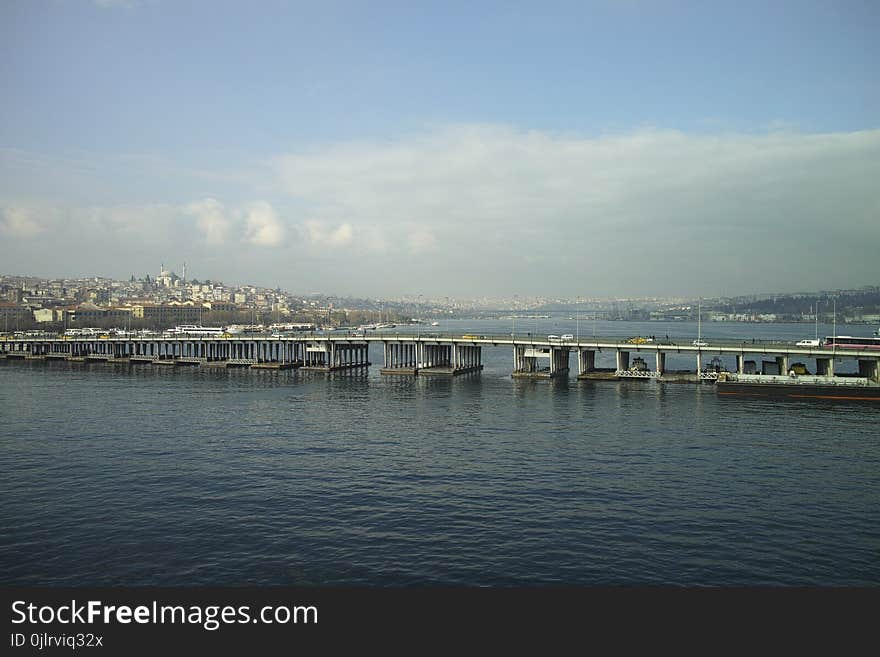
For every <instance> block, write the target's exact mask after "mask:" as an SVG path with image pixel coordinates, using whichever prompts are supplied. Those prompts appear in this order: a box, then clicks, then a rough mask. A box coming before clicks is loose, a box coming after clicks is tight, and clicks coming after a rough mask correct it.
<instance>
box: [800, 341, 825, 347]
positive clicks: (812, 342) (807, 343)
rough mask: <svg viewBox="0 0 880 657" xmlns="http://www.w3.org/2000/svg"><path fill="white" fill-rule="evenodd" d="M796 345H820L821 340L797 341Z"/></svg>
mask: <svg viewBox="0 0 880 657" xmlns="http://www.w3.org/2000/svg"><path fill="white" fill-rule="evenodd" d="M796 346H798V347H818V346H819V341H818V340H801V341H800V342H798V343H797V345H796Z"/></svg>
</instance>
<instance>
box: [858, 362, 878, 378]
mask: <svg viewBox="0 0 880 657" xmlns="http://www.w3.org/2000/svg"><path fill="white" fill-rule="evenodd" d="M859 376H863V377H865V378H866V379H871V380H872V381H878V382H880V359H878V358H873V359H859Z"/></svg>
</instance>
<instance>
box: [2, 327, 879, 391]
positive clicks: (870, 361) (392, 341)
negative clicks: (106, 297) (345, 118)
mask: <svg viewBox="0 0 880 657" xmlns="http://www.w3.org/2000/svg"><path fill="white" fill-rule="evenodd" d="M370 343H380V344H381V345H382V351H383V357H384V362H383V366H382V369H381V373H382V374H389V375H393V374H397V375H410V376H415V375H421V376H425V375H434V376H455V375H458V374H464V373H468V372H478V371H480V370H481V369H483V362H482V350H483V349H484V348H489V347H492V348H508V349H510V350H511V353H512V355H513V363H512V365H513V367H512V372H511V374H512V376H515V377H530V378H555V377H567V376H570V362H571V355H572V354H575V355H576V363H577V377H578V378H579V379H613V380H617V379H626V378H631V379H657V380H660V381H688V382H695V383H696V382H699V381H701V380H712V379H714V378H717V374H718V372H717V371H712V369H711V368H708V369H707V368H706V367H705V365H707V364H708V359H711V358H713V357H716V356H724V355H727V356H733V357H734V358H735V360H736V369H735V371H736V372H738V373H740V374H766V375H780V374H782V375H785V374H787V373H788V372H789V369H790V368H791V366H792V365H793V364H794V363H795V362H796V361H797V360H804V359H810V360H815V363H816V368H815V369H816V372H815V374H818V375H823V376H834V362H835V359H851V360H853V361H855V362H857V363H858V373H859V376H860V377H864V378H867V379H869V380H873V381H875V382H880V351H878V350H869V349H852V348H840V347H833V348H831V347H823V346H818V347H816V346H813V347H803V346H796V345H793V344H788V343H784V342H767V341H757V342H755V341H748V342H747V341H742V342H737V341H730V340H729V341H713V342H711V343H710V344H707V345H706V346H702V345H699V346H698V345H694V344H692V343H689V342H681V341H679V342H676V341H669V340H664V341H662V342H645V341H643V340H638V341H637V342H633V341H632V340H620V339H619V338H595V337H593V338H589V339H585V338H580V339H567V340H563V339H555V338H536V337H532V336H520V335H516V336H512V335H509V334H508V335H494V336H492V335H471V334H465V335H451V334H449V335H442V334H421V335H418V334H394V335H392V334H388V333H377V334H374V335H362V334H361V335H354V334H348V335H335V334H308V335H284V336H269V335H234V336H224V337H219V336H217V337H215V336H210V337H195V336H192V337H190V336H179V335H178V336H167V335H158V334H157V335H145V336H138V337H136V338H133V337H113V336H107V337H76V338H74V337H65V336H58V337H43V336H12V337H7V338H5V339H4V338H0V358H21V359H28V360H50V359H63V360H68V361H78V362H89V361H98V362H109V363H130V364H133V365H134V364H138V363H145V364H154V365H180V366H184V365H190V366H203V367H252V368H265V369H287V368H294V367H299V368H303V369H305V370H314V371H322V372H331V371H336V370H347V369H356V368H365V367H368V366H369V365H371V363H370V362H369V345H370ZM604 353H612V354H614V358H615V367H614V368H604V369H602V368H597V367H596V357H597V354H604ZM670 354H677V355H685V356H687V357H690V358H691V359H693V360H692V362H693V363H694V369H693V370H685V371H670V370H668V369H667V367H666V359H667V356H668V355H670ZM636 358H638V359H639V360H638V361H637V360H636ZM758 358H760V359H761V366H760V368H759V367H758V364H757V360H756V359H758ZM759 370H760V371H759Z"/></svg>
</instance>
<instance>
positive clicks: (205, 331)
mask: <svg viewBox="0 0 880 657" xmlns="http://www.w3.org/2000/svg"><path fill="white" fill-rule="evenodd" d="M225 332H226V331H225V329H223V328H222V327H215V326H195V325H192V324H182V325H180V326H175V327H174V328H172V329H168V330H167V331H165V333H166V334H168V335H195V336H203V337H212V336H213V337H218V338H219V337H221V336H222V335H223V334H224V333H225Z"/></svg>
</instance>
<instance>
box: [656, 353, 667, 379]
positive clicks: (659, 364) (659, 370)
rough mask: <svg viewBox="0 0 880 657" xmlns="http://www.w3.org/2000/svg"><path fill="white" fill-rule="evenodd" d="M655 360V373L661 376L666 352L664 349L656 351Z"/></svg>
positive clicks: (664, 367)
mask: <svg viewBox="0 0 880 657" xmlns="http://www.w3.org/2000/svg"><path fill="white" fill-rule="evenodd" d="M656 360H657V367H656V370H657V374H659V375H661V376H662V375H663V372H665V371H666V352H665V351H658V352H657V354H656Z"/></svg>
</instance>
